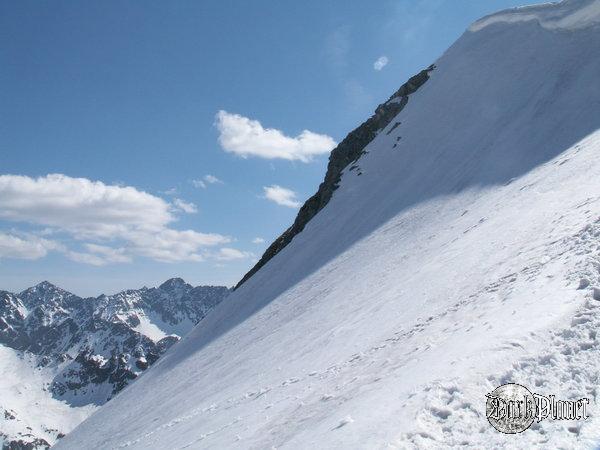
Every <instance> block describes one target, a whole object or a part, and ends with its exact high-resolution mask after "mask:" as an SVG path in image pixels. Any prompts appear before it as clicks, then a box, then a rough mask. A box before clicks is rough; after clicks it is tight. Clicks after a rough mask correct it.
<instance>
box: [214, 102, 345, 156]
mask: <svg viewBox="0 0 600 450" xmlns="http://www.w3.org/2000/svg"><path fill="white" fill-rule="evenodd" d="M215 125H216V127H217V129H218V130H219V133H220V134H219V143H220V144H221V147H222V148H223V150H225V151H227V152H230V153H234V154H236V155H238V156H241V157H242V158H247V157H249V156H256V157H259V158H266V159H275V158H281V159H287V160H289V161H302V162H309V161H311V160H312V158H313V157H315V156H317V155H322V154H324V153H329V152H330V151H331V150H332V149H333V148H334V147H335V146H336V142H335V141H334V140H333V139H332V138H331V137H329V136H327V135H324V134H316V133H313V132H312V131H308V130H304V131H303V132H302V133H300V134H299V135H298V136H296V137H294V138H292V137H289V136H286V135H285V134H283V133H282V132H281V131H279V130H276V129H273V128H263V126H262V125H261V124H260V122H259V121H257V120H252V119H249V118H247V117H244V116H241V115H239V114H230V113H228V112H227V111H219V112H218V113H217V116H216V123H215Z"/></svg>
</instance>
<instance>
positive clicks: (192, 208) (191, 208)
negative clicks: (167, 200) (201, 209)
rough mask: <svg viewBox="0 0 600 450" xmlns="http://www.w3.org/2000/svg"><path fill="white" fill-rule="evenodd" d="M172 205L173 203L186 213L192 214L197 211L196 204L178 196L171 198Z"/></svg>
mask: <svg viewBox="0 0 600 450" xmlns="http://www.w3.org/2000/svg"><path fill="white" fill-rule="evenodd" d="M173 205H175V208H177V209H179V210H181V211H183V212H185V213H188V214H194V213H197V212H198V207H197V206H196V205H194V204H193V203H189V202H186V201H185V200H181V199H180V198H176V199H175V200H173Z"/></svg>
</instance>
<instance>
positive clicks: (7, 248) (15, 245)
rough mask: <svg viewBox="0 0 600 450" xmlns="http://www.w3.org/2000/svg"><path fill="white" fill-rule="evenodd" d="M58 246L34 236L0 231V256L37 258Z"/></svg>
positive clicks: (58, 246) (55, 243)
mask: <svg viewBox="0 0 600 450" xmlns="http://www.w3.org/2000/svg"><path fill="white" fill-rule="evenodd" d="M58 248H60V245H59V244H58V243H57V242H54V241H51V240H48V239H42V238H39V237H36V236H26V237H23V236H16V235H14V234H7V233H2V232H0V258H16V259H30V260H33V259H39V258H43V257H44V256H46V255H47V254H48V251H49V250H56V249H58Z"/></svg>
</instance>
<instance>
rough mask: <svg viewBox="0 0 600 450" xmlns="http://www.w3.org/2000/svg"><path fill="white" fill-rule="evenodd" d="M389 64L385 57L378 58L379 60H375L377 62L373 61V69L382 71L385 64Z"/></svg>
mask: <svg viewBox="0 0 600 450" xmlns="http://www.w3.org/2000/svg"><path fill="white" fill-rule="evenodd" d="M389 62H390V60H389V58H388V57H387V56H380V57H379V58H377V61H375V62H374V63H373V69H375V70H377V71H380V70H381V69H383V68H384V67H385V66H387V64H388V63H389Z"/></svg>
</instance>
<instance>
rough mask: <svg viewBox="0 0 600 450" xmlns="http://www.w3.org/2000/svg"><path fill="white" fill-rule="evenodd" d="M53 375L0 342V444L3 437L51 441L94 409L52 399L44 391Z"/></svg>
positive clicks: (67, 430) (0, 444)
mask: <svg viewBox="0 0 600 450" xmlns="http://www.w3.org/2000/svg"><path fill="white" fill-rule="evenodd" d="M53 375H54V374H53V373H52V371H49V370H46V369H43V368H36V364H35V361H34V358H33V357H32V358H29V359H28V358H27V357H24V356H23V355H22V354H20V353H19V352H17V351H15V350H13V349H12V348H8V347H5V346H3V345H0V380H2V382H1V383H0V399H2V401H1V405H0V446H2V445H3V444H5V443H6V444H7V445H8V443H7V442H5V440H7V441H8V440H9V438H10V439H14V440H18V439H21V440H22V441H23V442H32V441H35V439H36V438H39V439H44V440H45V441H46V442H54V441H55V440H56V438H57V436H58V435H59V434H60V433H68V432H69V431H71V430H72V429H73V428H74V427H75V425H77V424H78V423H80V422H81V421H82V420H83V419H85V418H86V417H87V416H89V415H90V414H91V413H92V411H94V410H95V409H96V408H97V407H96V406H95V405H86V406H84V407H76V408H75V407H71V406H69V405H68V404H67V403H66V402H64V401H60V400H56V399H55V398H53V397H52V394H51V393H50V392H48V391H47V390H44V387H47V386H48V385H49V384H50V381H51V380H52V377H53ZM3 435H5V436H3Z"/></svg>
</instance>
